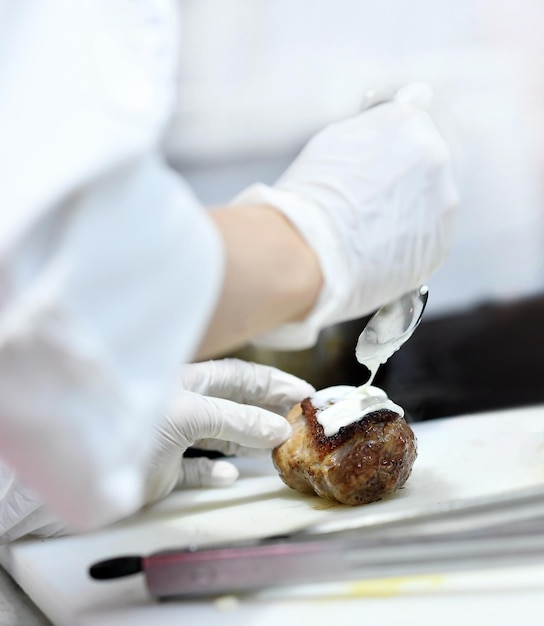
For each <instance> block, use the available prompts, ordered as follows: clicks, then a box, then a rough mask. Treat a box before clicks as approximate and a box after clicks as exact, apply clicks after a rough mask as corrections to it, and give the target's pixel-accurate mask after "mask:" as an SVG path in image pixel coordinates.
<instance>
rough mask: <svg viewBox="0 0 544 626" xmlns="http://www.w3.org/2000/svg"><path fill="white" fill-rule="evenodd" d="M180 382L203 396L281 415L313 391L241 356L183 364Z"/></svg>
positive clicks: (288, 375) (311, 388) (286, 374)
mask: <svg viewBox="0 0 544 626" xmlns="http://www.w3.org/2000/svg"><path fill="white" fill-rule="evenodd" d="M181 382H182V385H183V387H184V388H185V389H188V390H190V391H193V392H195V393H200V394H202V395H204V396H213V397H215V398H225V399H228V400H233V401H235V402H240V403H242V404H252V405H256V406H260V407H263V408H266V409H268V410H271V411H273V412H275V413H280V414H282V415H284V414H285V413H287V411H289V409H290V408H291V407H292V406H293V405H295V404H297V402H300V401H301V400H303V399H304V398H307V397H308V396H310V395H312V394H313V393H315V389H314V387H312V385H310V384H309V383H307V382H306V381H305V380H302V379H301V378H298V377H297V376H293V375H292V374H288V373H287V372H284V371H282V370H280V369H277V368H276V367H271V366H268V365H260V364H258V363H252V362H248V361H242V360H241V359H220V360H216V361H206V362H202V363H193V364H190V365H186V366H185V367H184V368H183V370H182V380H181Z"/></svg>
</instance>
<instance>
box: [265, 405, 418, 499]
mask: <svg viewBox="0 0 544 626" xmlns="http://www.w3.org/2000/svg"><path fill="white" fill-rule="evenodd" d="M316 412H317V410H316V408H315V407H314V406H313V405H312V403H311V401H310V399H309V398H306V400H303V401H302V404H298V405H296V406H295V407H293V409H291V411H290V412H289V414H288V415H287V420H288V421H289V422H290V423H291V426H292V427H293V435H292V436H291V438H290V439H289V440H288V441H286V442H285V443H284V444H282V445H281V446H279V447H277V448H276V449H275V450H274V451H273V453H272V460H273V461H274V465H275V467H276V469H277V470H278V472H279V474H280V477H281V479H282V480H283V482H284V483H285V484H287V485H289V487H292V488H293V489H296V490H297V491H300V492H302V493H316V494H317V495H318V496H321V497H322V498H325V499H327V500H335V501H338V502H342V503H344V504H354V505H355V504H366V503H368V502H374V501H375V500H380V499H381V498H383V497H384V496H386V495H388V494H390V493H393V492H394V491H396V490H397V489H400V488H401V487H402V486H403V485H404V483H405V482H406V481H407V480H408V477H409V476H410V472H411V471H412V466H413V464H414V461H415V459H416V456H417V451H416V439H415V435H414V433H413V431H412V429H411V428H410V426H409V425H408V424H407V423H406V421H405V419H404V417H402V416H400V415H397V413H393V412H392V411H389V410H385V409H382V410H379V411H375V412H374V413H370V414H368V415H366V416H365V417H364V418H362V419H361V420H359V421H358V422H354V423H353V424H350V425H349V426H346V427H344V428H340V430H339V431H338V433H337V434H336V435H333V436H332V437H327V436H326V435H325V434H324V432H323V427H322V426H321V424H320V423H319V422H318V421H317V419H316Z"/></svg>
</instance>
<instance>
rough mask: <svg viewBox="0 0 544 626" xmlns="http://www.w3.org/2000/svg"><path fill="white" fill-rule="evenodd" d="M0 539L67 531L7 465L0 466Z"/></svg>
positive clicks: (14, 538)
mask: <svg viewBox="0 0 544 626" xmlns="http://www.w3.org/2000/svg"><path fill="white" fill-rule="evenodd" d="M0 484H1V487H0V488H1V489H2V493H1V494H0V543H8V542H10V541H15V540H16V539H19V538H21V537H24V536H26V535H29V534H36V535H40V536H43V537H46V536H47V537H49V536H52V535H54V534H60V533H61V532H63V531H64V532H66V531H67V526H66V524H65V523H64V522H60V521H59V520H58V517H57V516H56V515H55V514H53V513H52V512H51V511H50V510H49V509H47V508H46V507H45V506H43V505H42V504H41V502H40V501H39V500H38V499H37V498H36V497H35V496H33V495H32V494H31V493H30V492H29V491H28V490H27V489H26V488H25V487H23V486H22V485H21V484H20V483H19V482H18V481H17V480H16V479H15V475H14V473H13V472H12V471H11V470H10V469H9V468H7V467H5V466H2V467H1V468H0Z"/></svg>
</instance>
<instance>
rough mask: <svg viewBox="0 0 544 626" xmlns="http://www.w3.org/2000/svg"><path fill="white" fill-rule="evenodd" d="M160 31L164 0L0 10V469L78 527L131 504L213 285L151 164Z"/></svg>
mask: <svg viewBox="0 0 544 626" xmlns="http://www.w3.org/2000/svg"><path fill="white" fill-rule="evenodd" d="M177 27H178V15H177V13H176V11H175V7H174V4H173V3H172V2H170V1H168V0H155V1H152V0H146V1H144V0H140V1H136V0H133V1H129V0H78V1H77V2H73V1H72V0H49V1H47V2H34V1H32V0H18V1H17V2H11V1H10V0H3V1H2V0H0V172H1V183H0V413H1V414H0V457H1V458H2V459H3V460H4V462H5V464H6V467H7V466H9V467H12V468H14V469H15V471H16V473H17V475H18V477H19V478H20V480H21V482H22V483H23V484H26V485H30V486H31V487H32V489H33V490H35V492H36V493H37V494H38V495H39V496H40V497H41V498H43V499H45V500H46V501H47V502H50V503H51V504H52V505H53V506H54V508H55V509H56V511H57V513H58V514H60V515H61V516H62V517H63V518H65V519H67V520H68V521H70V522H71V523H73V524H74V525H76V526H78V527H81V528H82V527H87V526H88V527H91V526H97V525H100V524H104V523H107V522H108V521H110V520H111V519H115V518H119V517H121V516H122V515H124V514H126V513H129V512H131V511H132V510H134V508H135V507H136V506H138V503H139V501H140V493H141V488H142V476H141V472H142V471H143V470H142V469H141V468H142V467H144V466H145V462H144V461H145V459H147V458H148V455H149V453H150V447H151V444H152V439H153V432H154V431H153V427H154V423H155V421H156V419H157V417H158V416H160V415H161V412H163V411H164V408H165V405H166V402H167V400H168V399H169V397H170V393H171V391H172V389H173V385H174V384H175V378H176V374H177V371H178V366H179V364H181V363H182V362H183V361H184V360H187V359H188V358H190V356H191V354H192V353H193V351H194V349H195V347H196V345H197V342H198V341H199V339H200V337H201V336H202V334H203V332H204V329H205V327H206V324H207V321H208V319H209V316H210V314H211V311H212V310H213V306H214V303H215V300H216V298H217V295H218V292H219V289H220V284H221V277H222V276H221V274H222V269H221V268H222V249H221V244H220V240H219V237H218V235H217V233H216V232H215V230H214V229H213V226H212V223H211V221H210V220H209V218H208V216H207V215H206V213H205V211H203V209H202V207H201V206H200V205H199V203H198V202H197V200H196V199H195V198H194V197H193V195H192V194H191V192H190V190H189V189H188V188H187V186H186V185H185V184H184V182H183V180H181V179H180V177H179V175H177V174H175V173H173V172H172V171H171V170H170V169H169V168H168V166H167V164H166V163H165V161H164V158H163V155H162V154H161V147H160V146H161V139H162V135H163V133H164V131H165V127H166V124H167V122H168V120H169V116H170V114H171V109H172V106H173V99H174V70H175V65H176V61H177V45H178V43H177ZM195 268H198V270H197V271H195ZM120 442H122V445H120ZM6 467H4V468H0V480H3V485H4V488H5V487H6V485H8V483H9V481H10V480H11V478H10V475H9V472H8V471H7V469H6ZM2 491H3V487H2V484H0V496H1V495H2ZM2 506H3V504H2V503H1V502H0V507H2ZM10 506H12V505H10ZM23 508H24V507H23ZM106 511H107V513H105V512H106ZM23 513H24V512H21V514H23ZM14 516H15V517H16V514H14ZM4 530H6V529H4Z"/></svg>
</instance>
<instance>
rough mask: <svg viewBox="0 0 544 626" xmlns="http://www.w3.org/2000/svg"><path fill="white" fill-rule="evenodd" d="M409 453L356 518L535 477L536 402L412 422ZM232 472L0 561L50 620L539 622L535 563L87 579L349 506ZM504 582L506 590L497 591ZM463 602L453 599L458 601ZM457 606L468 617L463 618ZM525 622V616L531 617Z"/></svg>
mask: <svg viewBox="0 0 544 626" xmlns="http://www.w3.org/2000/svg"><path fill="white" fill-rule="evenodd" d="M414 430H415V431H416V435H417V438H418V451H419V456H418V459H417V461H416V463H415V466H414V469H413V472H412V476H411V477H410V479H409V481H408V483H407V485H406V487H405V488H404V489H402V490H401V491H399V492H398V493H397V494H396V495H395V496H394V497H392V498H390V499H388V500H385V501H382V502H377V503H374V504H370V505H366V506H363V507H360V508H359V509H357V510H358V511H360V514H361V515H368V514H370V513H374V512H376V511H380V510H382V511H383V510H390V511H392V510H395V511H398V510H402V509H404V508H407V507H410V508H411V507H413V506H414V505H425V504H436V503H438V502H445V501H448V500H451V499H455V498H462V497H470V496H479V495H489V494H493V493H498V492H502V491H507V490H510V489H515V488H519V487H528V486H534V485H539V484H543V483H544V406H543V407H533V408H527V409H519V410H513V411H503V412H494V413H487V414H480V415H474V416H464V417H457V418H452V419H443V420H435V421H430V422H425V423H420V424H417V425H415V427H414ZM237 464H238V466H239V468H240V471H241V478H240V480H239V481H238V483H237V484H235V485H234V486H232V487H230V488H227V489H222V490H190V491H184V492H178V493H175V494H172V495H171V496H170V497H169V498H168V499H166V500H165V501H163V502H162V503H160V504H158V505H156V506H155V507H153V508H151V509H149V510H147V511H145V512H142V513H141V514H140V515H138V516H137V517H135V518H132V519H130V520H127V521H125V522H123V523H120V524H118V525H116V526H114V527H111V528H109V529H107V530H104V531H100V532H95V533H91V534H88V535H82V536H78V537H64V538H58V539H50V540H46V541H38V540H26V541H20V542H18V543H15V544H13V545H12V546H9V547H4V548H3V549H2V551H1V553H0V558H1V561H2V564H3V565H4V567H5V568H6V569H7V570H8V571H9V572H10V573H11V574H12V576H13V577H14V578H15V579H16V580H17V582H18V583H19V584H20V585H21V587H22V588H23V589H24V590H25V591H26V592H27V593H28V594H29V596H30V597H31V598H32V599H33V600H34V602H35V603H36V604H37V605H38V606H39V607H40V608H41V609H42V611H43V612H44V613H45V614H46V615H47V616H48V617H49V618H50V619H51V620H52V621H53V622H54V623H55V624H67V625H70V626H72V625H74V624H87V625H96V626H97V625H106V624H124V623H130V624H142V625H143V624H176V625H178V624H196V623H199V624H200V623H202V624H206V625H209V624H214V623H217V624H219V623H220V624H233V625H236V626H239V625H242V624H251V625H252V626H253V625H260V626H269V625H270V626H272V625H274V626H277V624H278V623H283V624H284V625H286V626H288V625H289V624H295V623H298V622H299V621H300V620H310V619H311V621H312V626H316V625H318V624H327V626H330V623H331V620H332V619H334V620H339V619H342V620H343V621H344V624H343V626H345V624H346V623H347V624H349V623H359V622H360V619H361V615H364V616H365V622H366V623H370V620H379V622H380V624H381V625H382V626H383V625H386V624H389V623H391V624H398V620H399V615H400V616H402V622H403V624H404V625H406V624H412V623H413V624H418V626H420V624H421V616H422V614H425V615H426V616H427V619H426V620H425V622H426V623H431V621H430V620H434V621H435V622H436V620H438V622H439V623H440V624H445V625H448V624H450V623H451V624H452V625H453V624H456V625H458V624H459V623H460V621H462V619H466V620H467V621H466V623H478V622H481V623H493V624H510V623H514V622H516V621H519V620H520V617H522V616H523V619H524V623H525V626H527V625H530V624H533V623H534V624H535V625H536V624H540V621H539V615H542V608H543V606H544V605H543V600H542V599H541V598H544V594H543V593H542V592H543V591H544V564H543V565H542V566H531V567H528V566H527V567H519V568H515V569H508V570H494V571H489V572H468V573H456V574H448V575H442V574H440V573H437V574H434V575H431V576H412V577H403V578H397V579H389V580H382V581H359V582H355V583H338V584H336V585H335V584H327V585H308V586H301V587H292V588H290V589H288V590H274V591H267V592H260V593H257V594H253V595H252V596H250V597H247V598H244V599H234V598H226V599H221V600H216V601H206V602H183V603H181V602H176V603H164V604H161V603H156V602H154V601H153V599H151V598H150V597H149V595H148V594H147V592H146V589H145V585H144V582H143V576H134V577H131V578H126V579H121V580H118V581H108V582H96V581H92V580H91V579H90V578H89V577H88V576H87V570H88V567H89V565H90V564H92V563H94V562H96V561H98V560H101V559H105V558H109V557H113V556H120V555H126V554H136V555H140V554H148V553H150V552H153V551H156V550H160V549H167V548H173V547H183V546H186V545H187V544H189V543H194V542H198V543H201V544H204V543H216V542H218V541H229V540H236V539H242V538H248V537H262V536H266V535H272V534H279V533H283V532H287V531H290V530H292V529H294V528H297V527H299V526H300V525H301V524H309V523H312V522H319V521H323V520H325V519H330V518H331V517H337V516H338V515H339V514H342V513H345V512H346V510H353V509H352V508H351V507H344V506H342V505H332V504H331V503H328V502H326V501H324V500H321V499H319V498H317V497H310V496H303V495H300V494H298V493H296V492H294V491H292V490H291V489H289V488H288V487H286V486H285V485H283V483H282V482H281V481H280V479H279V478H278V476H277V475H276V472H275V471H274V468H273V466H272V464H271V462H270V460H269V459H268V458H267V459H260V460H248V459H246V460H239V461H237ZM505 590H510V591H509V592H508V593H504V592H505ZM460 599H462V601H460ZM465 612H466V615H465ZM531 620H534V621H531Z"/></svg>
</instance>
